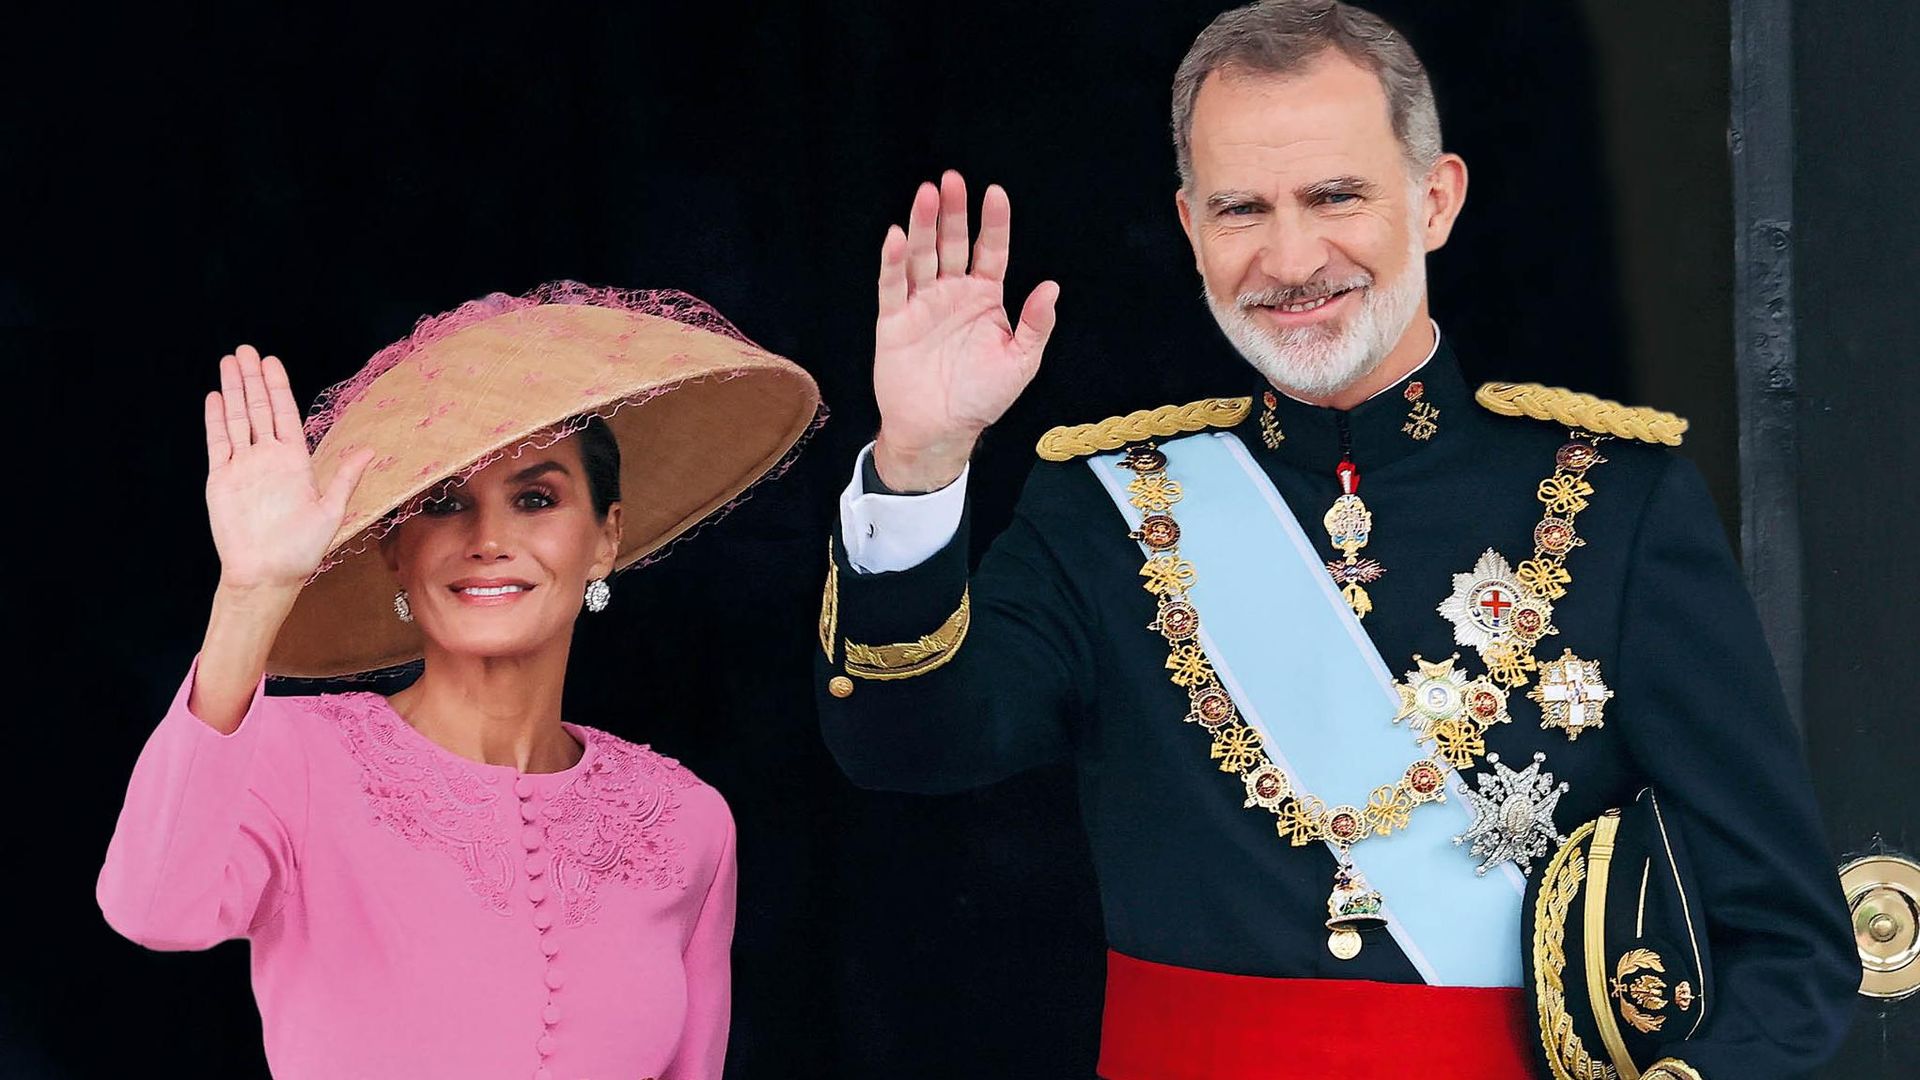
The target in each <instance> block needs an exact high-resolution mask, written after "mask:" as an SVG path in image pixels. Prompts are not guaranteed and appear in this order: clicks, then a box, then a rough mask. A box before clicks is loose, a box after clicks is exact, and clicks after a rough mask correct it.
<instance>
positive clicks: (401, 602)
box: [393, 589, 413, 622]
mask: <svg viewBox="0 0 1920 1080" xmlns="http://www.w3.org/2000/svg"><path fill="white" fill-rule="evenodd" d="M393 615H394V618H397V619H399V620H400V621H401V622H412V621H413V605H412V604H409V603H407V590H405V589H401V590H400V591H399V592H397V593H394V594H393Z"/></svg>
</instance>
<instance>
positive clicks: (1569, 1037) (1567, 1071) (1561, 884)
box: [1533, 821, 1620, 1080]
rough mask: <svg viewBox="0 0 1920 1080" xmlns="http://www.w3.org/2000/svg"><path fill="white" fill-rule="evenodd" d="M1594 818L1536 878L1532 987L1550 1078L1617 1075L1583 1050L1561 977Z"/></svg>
mask: <svg viewBox="0 0 1920 1080" xmlns="http://www.w3.org/2000/svg"><path fill="white" fill-rule="evenodd" d="M1593 830H1594V823H1593V822H1591V821H1589V822H1587V823H1586V824H1585V825H1582V826H1580V827H1579V828H1577V829H1575V830H1573V835H1572V836H1569V837H1567V842H1566V843H1564V844H1562V845H1560V850H1559V851H1557V852H1555V853H1554V855H1553V859H1552V860H1551V861H1550V862H1548V863H1547V869H1546V872H1545V874H1544V875H1542V877H1541V880H1540V895H1539V896H1538V897H1537V898H1536V899H1535V900H1534V920H1533V987H1534V1003H1535V1007H1536V1011H1537V1012H1538V1014H1539V1019H1540V1040H1541V1044H1542V1047H1543V1048H1544V1049H1545V1050H1546V1056H1547V1066H1548V1068H1549V1069H1550V1070H1551V1071H1552V1072H1553V1077H1554V1080H1618V1077H1619V1075H1620V1073H1619V1071H1618V1070H1616V1069H1615V1068H1614V1067H1613V1066H1611V1065H1609V1064H1607V1063H1606V1062H1604V1061H1597V1060H1595V1059H1594V1057H1593V1055H1591V1054H1589V1053H1587V1048H1586V1045H1585V1044H1584V1043H1583V1042H1581V1040H1580V1036H1579V1035H1578V1034H1577V1033H1575V1032H1574V1030H1573V1017H1572V1016H1571V1015H1569V1014H1568V1013H1567V995H1566V986H1565V982H1564V976H1565V972H1566V968H1567V949H1566V931H1567V912H1568V909H1569V908H1570V907H1572V905H1573V899H1574V897H1575V896H1577V895H1579V892H1580V882H1581V881H1582V880H1583V879H1585V877H1586V876H1587V864H1586V858H1585V856H1584V855H1583V853H1582V852H1581V848H1580V845H1581V844H1583V843H1585V842H1586V841H1587V839H1588V838H1589V837H1591V836H1592V835H1593Z"/></svg>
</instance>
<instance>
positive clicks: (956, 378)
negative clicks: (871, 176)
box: [873, 171, 1060, 491]
mask: <svg viewBox="0 0 1920 1080" xmlns="http://www.w3.org/2000/svg"><path fill="white" fill-rule="evenodd" d="M1010 220H1011V209H1010V207H1009V205H1008V202H1007V193H1006V192H1005V191H1003V190H1001V188H1000V187H999V186H998V185H991V186H989V187H988V188H987V193H986V196H985V198H984V199H982V200H981V206H980V236H979V239H978V240H977V241H976V242H975V243H974V245H973V260H972V266H971V268H969V266H968V260H967V188H966V183H965V181H963V180H962V179H961V177H960V174H959V173H957V172H951V171H949V172H948V173H946V175H944V176H942V177H941V178H940V186H939V187H938V188H935V187H934V185H932V184H922V185H920V190H919V191H918V192H917V193H915V195H914V199H913V210H912V213H911V215H910V216H909V217H908V219H907V228H906V230H905V231H904V232H903V231H902V230H901V229H900V227H899V226H898V225H895V226H892V227H890V228H889V229H888V230H887V238H886V240H885V241H884V242H883V243H882V244H881V246H880V317H879V320H878V322H877V323H876V325H875V328H874V350H873V394H874V398H875V400H876V401H877V402H878V404H879V406H880V437H879V439H878V444H877V446H876V447H875V449H874V465H875V467H876V468H878V469H879V471H880V478H881V480H883V481H884V482H885V483H886V484H887V486H888V487H890V488H894V489H895V490H900V491H931V490H934V489H936V488H940V487H944V486H945V485H947V484H948V483H951V482H952V481H953V479H954V478H955V477H957V476H959V475H960V472H961V470H962V469H964V468H965V467H966V464H967V457H968V455H969V454H971V453H972V451H973V444H974V442H975V440H977V439H978V438H979V436H980V432H981V431H982V430H984V429H985V428H986V427H987V425H989V424H991V423H993V422H994V421H996V420H998V419H1000V415H1001V414H1002V413H1004V412H1006V411H1007V408H1008V406H1010V405H1012V404H1013V401H1014V399H1015V398H1017V397H1019V396H1020V391H1021V390H1023V389H1025V388H1026V385H1027V383H1028V382H1029V381H1031V380H1032V378H1033V375H1034V372H1035V371H1037V370H1039V367H1040V354H1041V351H1042V350H1043V349H1045V348H1046V345H1047V337H1048V335H1050V334H1051V333H1052V332H1053V321H1054V301H1055V300H1056V299H1058V297H1059V295H1060V287H1059V286H1058V285H1056V284H1054V283H1053V282H1051V281H1045V282H1041V283H1040V284H1039V285H1038V286H1037V287H1035V288H1034V290H1033V292H1032V294H1030V295H1029V296H1028V297H1027V301H1026V303H1025V304H1024V305H1022V307H1021V309H1020V321H1019V323H1018V324H1017V325H1015V324H1013V323H1011V322H1010V321H1009V320H1008V318H1007V310H1006V285H1005V278H1006V272H1007V239H1008V234H1009V231H1010V230H1009V221H1010Z"/></svg>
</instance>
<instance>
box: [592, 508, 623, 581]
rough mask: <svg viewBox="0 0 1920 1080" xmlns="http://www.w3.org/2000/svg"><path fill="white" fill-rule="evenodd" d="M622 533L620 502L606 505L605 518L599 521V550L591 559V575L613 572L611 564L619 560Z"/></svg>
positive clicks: (599, 575)
mask: <svg viewBox="0 0 1920 1080" xmlns="http://www.w3.org/2000/svg"><path fill="white" fill-rule="evenodd" d="M623 535H624V532H623V530H622V526H621V523H620V504H619V503H614V504H613V505H612V506H609V507H607V516H606V519H605V520H603V521H601V522H600V550H599V554H598V555H596V556H595V557H594V560H593V576H594V577H597V578H600V577H606V576H607V575H608V574H611V573H613V565H614V564H615V563H617V562H619V561H620V540H621V537H622V536H623Z"/></svg>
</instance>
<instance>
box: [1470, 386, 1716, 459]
mask: <svg viewBox="0 0 1920 1080" xmlns="http://www.w3.org/2000/svg"><path fill="white" fill-rule="evenodd" d="M1473 399H1474V400H1475V401H1478V402H1479V403H1480V404H1481V405H1482V406H1484V407H1485V408H1487V409H1488V410H1490V411H1492V412H1497V413H1499V414H1500V415H1501V416H1531V417H1533V418H1534V419H1535V420H1551V421H1553V422H1554V423H1556V424H1565V425H1566V426H1567V427H1570V428H1580V429H1582V430H1585V431H1591V432H1595V433H1596V434H1602V435H1612V436H1614V437H1615V438H1619V439H1635V440H1638V441H1639V442H1645V443H1656V444H1658V445H1661V446H1679V445H1680V436H1682V435H1684V434H1686V430H1687V422H1686V420H1685V419H1684V418H1682V417H1678V416H1675V415H1674V414H1672V413H1670V412H1661V411H1660V410H1659V409H1649V408H1645V407H1644V406H1636V405H1621V404H1619V403H1618V402H1613V401H1608V400H1606V399H1605V398H1597V397H1594V396H1593V395H1592V394H1582V393H1579V392H1577V391H1574V390H1567V389H1564V388H1562V387H1558V386H1541V385H1540V384H1539V383H1501V382H1493V383H1487V384H1486V385H1484V386H1482V387H1480V389H1479V390H1478V391H1477V392H1475V393H1474V395H1473Z"/></svg>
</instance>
